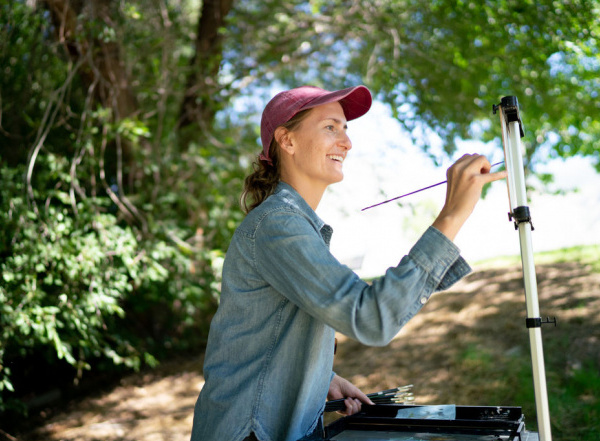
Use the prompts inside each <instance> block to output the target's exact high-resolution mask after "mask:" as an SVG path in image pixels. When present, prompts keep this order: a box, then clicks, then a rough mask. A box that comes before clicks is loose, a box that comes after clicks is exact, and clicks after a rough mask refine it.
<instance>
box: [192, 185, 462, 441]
mask: <svg viewBox="0 0 600 441" xmlns="http://www.w3.org/2000/svg"><path fill="white" fill-rule="evenodd" d="M331 234H332V229H331V227H330V226H328V225H325V224H324V222H323V221H322V220H321V219H320V218H319V217H318V216H317V215H316V213H315V212H314V211H313V210H312V209H311V208H310V207H309V205H308V204H307V203H306V202H305V201H304V199H303V198H302V197H301V196H300V195H299V194H298V193H297V192H296V191H295V190H294V189H293V188H292V187H291V186H289V185H287V184H285V183H280V184H279V185H278V187H277V189H276V191H275V193H274V194H273V195H271V196H270V197H269V198H267V199H266V200H265V201H264V202H263V203H262V204H261V205H259V206H258V207H257V208H255V209H254V210H252V211H251V212H250V213H249V214H248V215H247V216H246V218H245V219H244V221H243V222H242V223H241V224H240V226H239V227H238V229H237V230H236V232H235V234H234V236H233V239H232V242H231V244H230V247H229V249H228V251H227V256H226V258H225V263H224V267H223V283H222V289H221V298H220V304H219V308H218V310H217V312H216V314H215V316H214V318H213V320H212V322H211V327H210V333H209V338H208V345H207V349H206V355H205V361H204V377H205V380H206V382H205V384H204V387H203V389H202V391H201V393H200V396H199V398H198V401H197V403H196V407H195V410H194V424H193V430H192V438H191V439H192V441H210V440H215V441H216V440H219V441H222V440H231V441H240V440H243V439H244V437H246V436H248V435H249V434H250V433H252V432H254V433H255V434H256V436H257V437H258V439H259V440H261V441H296V440H298V439H299V438H302V437H303V436H305V435H307V434H310V433H311V432H312V431H313V430H314V428H315V427H316V425H317V423H318V421H319V418H320V416H321V414H322V412H323V407H324V404H325V401H326V399H327V392H328V389H329V383H330V381H331V379H332V375H333V374H332V367H333V351H334V333H335V331H339V332H341V333H343V334H345V335H347V336H349V337H351V338H354V339H356V340H358V341H359V342H361V343H363V344H366V345H374V346H379V345H386V344H387V343H388V342H389V341H390V340H392V338H394V336H395V335H396V334H397V333H398V331H399V330H400V328H402V326H403V325H404V324H405V323H406V322H407V321H408V320H409V319H410V318H411V317H413V316H414V315H415V314H416V313H417V312H418V311H419V310H420V309H421V308H422V307H423V305H424V304H425V303H426V302H427V300H428V298H429V296H430V295H431V294H432V293H433V292H434V291H437V290H442V289H446V288H448V287H449V286H450V285H452V284H453V283H454V282H456V281H457V280H458V279H460V278H461V277H463V276H464V275H466V274H467V273H468V272H469V271H470V268H469V266H468V264H467V263H466V262H465V261H464V260H463V259H462V257H460V255H459V251H458V249H457V248H456V246H455V245H454V244H453V243H452V242H451V241H450V240H449V239H447V238H446V237H445V236H444V235H443V234H442V233H440V232H439V231H438V230H436V229H435V228H433V227H430V228H429V229H428V230H427V231H426V232H425V233H424V234H423V236H422V237H421V238H420V239H419V240H418V242H417V243H416V244H415V246H414V247H413V248H412V249H411V250H410V252H409V254H408V255H407V256H405V257H404V258H402V260H401V261H400V262H399V264H398V265H397V266H396V267H394V268H389V269H388V270H387V272H386V273H385V275H384V276H382V277H381V278H379V279H376V280H375V281H374V282H373V283H372V284H367V283H366V282H364V281H362V280H361V279H360V278H359V277H358V276H357V275H356V274H355V273H354V272H353V271H352V270H351V269H350V268H348V267H347V266H345V265H342V264H340V263H339V262H338V261H337V260H336V258H335V257H334V256H333V255H332V254H331V253H330V251H329V241H330V239H331Z"/></svg>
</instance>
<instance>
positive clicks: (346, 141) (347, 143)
mask: <svg viewBox="0 0 600 441" xmlns="http://www.w3.org/2000/svg"><path fill="white" fill-rule="evenodd" d="M340 138H341V139H340V145H341V146H342V147H344V148H345V149H346V150H350V149H351V148H352V141H351V140H350V137H349V136H348V133H346V131H343V132H341V135H340Z"/></svg>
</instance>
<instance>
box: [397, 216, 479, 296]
mask: <svg viewBox="0 0 600 441" xmlns="http://www.w3.org/2000/svg"><path fill="white" fill-rule="evenodd" d="M409 255H410V256H411V257H412V258H413V259H414V260H415V262H417V263H418V264H419V265H420V266H421V267H422V268H424V269H425V270H426V271H427V272H428V273H429V274H431V276H432V277H433V279H434V280H435V282H436V286H435V290H436V291H441V290H444V289H448V288H450V287H451V286H452V285H453V284H454V283H456V282H457V281H458V280H460V279H462V278H463V277H464V276H466V275H467V274H469V273H470V272H471V271H472V270H471V267H470V266H469V264H468V263H467V262H466V261H465V260H464V259H463V258H462V257H461V255H460V250H459V249H458V247H457V246H456V245H455V244H454V242H452V241H451V240H450V239H448V238H447V237H446V236H445V235H444V234H443V233H442V232H440V231H439V230H438V229H436V228H435V227H429V228H428V229H427V231H425V233H423V236H421V238H420V239H419V240H418V241H417V243H416V244H415V246H414V247H413V248H412V249H411V250H410V253H409Z"/></svg>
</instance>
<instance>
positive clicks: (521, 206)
mask: <svg viewBox="0 0 600 441" xmlns="http://www.w3.org/2000/svg"><path fill="white" fill-rule="evenodd" d="M497 111H499V114H500V123H501V125H502V143H503V145H504V158H505V166H506V170H507V172H508V177H507V186H508V198H509V203H510V213H509V219H510V220H512V221H514V223H515V229H517V230H518V231H519V240H520V245H521V263H522V266H523V280H524V284H525V299H526V304H527V319H526V326H527V328H528V329H529V342H530V346H531V362H532V368H533V383H534V390H535V404H536V413H537V422H538V433H539V437H540V441H551V440H552V434H551V431H550V411H549V408H548V392H547V389H546V373H545V367H544V351H543V347H542V329H541V327H542V324H543V323H552V322H551V321H550V319H548V320H547V321H543V320H542V319H541V317H540V312H539V301H538V292H537V281H536V275H535V265H534V262H533V246H532V242H531V231H532V230H533V225H532V223H531V215H530V212H529V207H528V206H527V194H526V191H525V173H524V166H523V152H522V148H521V138H522V137H523V135H524V133H523V126H522V123H521V118H520V116H519V103H518V101H517V98H516V97H514V96H506V97H504V98H502V101H501V103H500V104H499V105H497V106H496V105H495V106H494V113H496V112H497ZM553 323H554V324H555V325H556V320H554V322H553Z"/></svg>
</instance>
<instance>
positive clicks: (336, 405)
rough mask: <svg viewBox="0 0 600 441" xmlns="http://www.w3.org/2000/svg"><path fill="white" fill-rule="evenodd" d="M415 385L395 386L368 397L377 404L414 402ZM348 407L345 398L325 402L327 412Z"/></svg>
mask: <svg viewBox="0 0 600 441" xmlns="http://www.w3.org/2000/svg"><path fill="white" fill-rule="evenodd" d="M412 387H413V385H412V384H408V385H406V386H400V387H395V388H393V389H387V390H382V391H379V392H373V393H370V394H367V397H369V398H370V399H371V401H372V402H373V403H375V404H406V403H407V402H412V401H413V400H414V399H415V398H414V396H413V394H412V392H411V390H412ZM345 409H346V405H345V404H344V398H340V399H339V400H330V401H327V403H325V412H337V411H342V410H345Z"/></svg>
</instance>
